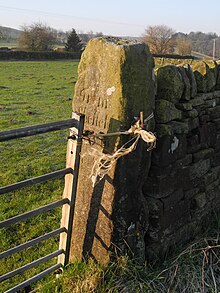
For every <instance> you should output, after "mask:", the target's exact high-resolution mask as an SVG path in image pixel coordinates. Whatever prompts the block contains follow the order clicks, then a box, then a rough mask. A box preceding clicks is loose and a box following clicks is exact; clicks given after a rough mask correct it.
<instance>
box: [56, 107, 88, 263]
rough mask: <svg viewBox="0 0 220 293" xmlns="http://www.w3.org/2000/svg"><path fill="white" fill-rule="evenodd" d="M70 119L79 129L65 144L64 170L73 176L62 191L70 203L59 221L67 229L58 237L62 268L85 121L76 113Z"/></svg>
mask: <svg viewBox="0 0 220 293" xmlns="http://www.w3.org/2000/svg"><path fill="white" fill-rule="evenodd" d="M72 118H74V119H76V120H78V121H79V127H78V129H77V128H71V129H70V137H71V136H72V135H73V134H75V133H76V134H77V136H76V137H77V139H76V140H72V139H69V140H68V143H67V153H66V168H73V169H74V176H73V175H72V174H68V175H66V176H65V187H64V191H63V198H68V199H69V201H70V205H68V206H67V205H65V206H63V209H62V219H61V226H62V227H65V228H66V229H67V234H66V233H65V234H64V233H63V234H61V235H60V244H59V249H64V250H65V252H66V253H65V255H63V254H62V255H60V256H59V257H58V263H62V265H64V266H65V265H67V263H68V261H69V253H70V244H71V237H72V225H73V218H74V208H75V200H76V190H77V182H78V173H79V164H80V151H81V146H82V134H83V128H84V120H85V117H84V115H79V114H77V113H72Z"/></svg>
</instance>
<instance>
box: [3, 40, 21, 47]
mask: <svg viewBox="0 0 220 293" xmlns="http://www.w3.org/2000/svg"><path fill="white" fill-rule="evenodd" d="M17 46H18V42H10V43H9V42H4V41H2V42H0V47H8V48H15V47H17Z"/></svg>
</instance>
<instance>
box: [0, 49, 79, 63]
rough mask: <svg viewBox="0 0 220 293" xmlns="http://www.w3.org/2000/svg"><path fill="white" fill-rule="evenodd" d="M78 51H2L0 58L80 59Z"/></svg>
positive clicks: (28, 59)
mask: <svg viewBox="0 0 220 293" xmlns="http://www.w3.org/2000/svg"><path fill="white" fill-rule="evenodd" d="M80 57H81V53H78V52H55V51H48V52H32V51H0V60H27V61H31V60H33V61H34V60H60V59H80Z"/></svg>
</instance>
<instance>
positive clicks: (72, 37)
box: [65, 29, 82, 52]
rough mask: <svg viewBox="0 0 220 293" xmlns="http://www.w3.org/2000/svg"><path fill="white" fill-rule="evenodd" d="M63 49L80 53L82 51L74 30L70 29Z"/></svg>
mask: <svg viewBox="0 0 220 293" xmlns="http://www.w3.org/2000/svg"><path fill="white" fill-rule="evenodd" d="M65 49H66V51H72V52H80V51H81V50H82V43H81V40H80V38H79V36H78V35H77V33H76V31H75V29H72V31H71V32H70V34H69V35H68V37H67V42H66V45H65Z"/></svg>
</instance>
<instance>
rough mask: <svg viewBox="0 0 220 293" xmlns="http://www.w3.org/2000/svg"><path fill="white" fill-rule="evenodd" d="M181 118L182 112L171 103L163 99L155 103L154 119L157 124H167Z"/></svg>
mask: <svg viewBox="0 0 220 293" xmlns="http://www.w3.org/2000/svg"><path fill="white" fill-rule="evenodd" d="M181 118H182V112H181V111H180V110H178V109H177V108H176V107H175V105H174V104H173V103H171V102H169V101H166V100H163V99H161V100H157V101H156V108H155V119H156V122H157V123H167V122H169V121H172V120H180V119H181Z"/></svg>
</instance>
